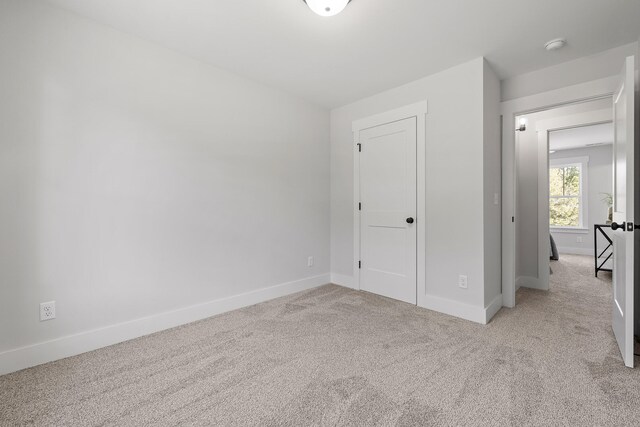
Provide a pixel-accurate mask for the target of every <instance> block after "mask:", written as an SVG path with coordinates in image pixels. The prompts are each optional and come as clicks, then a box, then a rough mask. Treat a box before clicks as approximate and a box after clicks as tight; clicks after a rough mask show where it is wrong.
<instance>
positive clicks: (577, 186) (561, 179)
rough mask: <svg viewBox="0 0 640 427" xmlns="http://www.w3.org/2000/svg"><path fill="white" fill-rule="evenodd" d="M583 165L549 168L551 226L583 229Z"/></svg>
mask: <svg viewBox="0 0 640 427" xmlns="http://www.w3.org/2000/svg"><path fill="white" fill-rule="evenodd" d="M581 174H582V165H581V164H571V165H556V166H551V167H550V168H549V225H551V226H552V227H575V228H579V227H582V223H581V220H582V215H581V214H580V210H581V209H583V207H582V206H581V205H582V203H581V201H582V197H581V192H582V188H581V182H582V179H581Z"/></svg>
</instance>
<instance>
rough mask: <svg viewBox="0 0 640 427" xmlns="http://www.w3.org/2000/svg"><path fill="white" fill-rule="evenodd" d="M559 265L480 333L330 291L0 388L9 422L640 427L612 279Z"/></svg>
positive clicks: (639, 404)
mask: <svg viewBox="0 0 640 427" xmlns="http://www.w3.org/2000/svg"><path fill="white" fill-rule="evenodd" d="M552 266H553V270H554V274H553V275H552V284H551V290H550V291H549V292H543V291H534V290H528V289H521V290H519V291H518V294H517V302H518V305H517V307H516V308H514V309H510V310H509V309H502V310H501V311H500V312H499V313H498V314H497V316H496V317H495V318H494V319H493V320H492V321H491V323H490V324H489V325H486V326H482V325H478V324H474V323H471V322H467V321H464V320H460V319H457V318H454V317H450V316H447V315H444V314H439V313H435V312H433V311H428V310H425V309H421V308H417V307H415V306H411V305H408V304H404V303H401V302H396V301H393V300H390V299H386V298H383V297H379V296H376V295H372V294H367V293H364V292H357V291H352V290H349V289H345V288H342V287H338V286H334V285H328V286H323V287H321V288H317V289H314V290H311V291H306V292H302V293H299V294H296V295H291V296H288V297H284V298H280V299H277V300H273V301H269V302H266V303H263V304H259V305H255V306H252V307H248V308H245V309H241V310H237V311H234V312H230V313H226V314H223V315H219V316H216V317H212V318H210V319H206V320H203V321H200V322H196V323H193V324H189V325H186V326H182V327H179V328H175V329H171V330H168V331H164V332H160V333H157V334H154V335H150V336H147V337H143V338H139V339H136V340H132V341H128V342H125V343H122V344H118V345H114V346H111V347H108V348H103V349H100V350H97V351H93V352H90V353H85V354H82V355H79V356H75V357H71V358H67V359H64V360H60V361H56V362H52V363H49V364H46V365H42V366H38V367H35V368H30V369H26V370H23V371H20V372H16V373H13V374H9V375H5V376H3V377H0V423H1V424H2V425H3V426H20V425H38V426H143V425H153V426H176V425H220V426H254V425H255V426H307V425H321V426H342V425H349V426H354V425H359V426H395V425H397V426H428V425H467V426H475V425H478V426H485V425H486V426H489V425H510V426H522V425H567V426H568V425H574V426H583V425H598V426H618V425H619V426H622V425H638V424H639V423H640V370H638V369H635V370H634V369H628V368H625V367H624V365H623V363H622V359H621V357H620V355H619V352H618V348H617V345H616V342H615V340H614V337H613V333H612V331H611V325H610V317H611V283H610V274H608V273H601V276H602V277H601V279H596V278H594V277H593V265H592V258H589V257H581V256H570V255H562V258H561V261H559V262H553V263H552ZM636 362H638V358H636Z"/></svg>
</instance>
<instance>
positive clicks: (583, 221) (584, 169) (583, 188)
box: [546, 133, 589, 233]
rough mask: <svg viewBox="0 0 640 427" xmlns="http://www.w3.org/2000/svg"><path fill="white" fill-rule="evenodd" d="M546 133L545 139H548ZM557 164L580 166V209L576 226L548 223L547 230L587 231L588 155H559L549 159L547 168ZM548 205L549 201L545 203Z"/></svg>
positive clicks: (549, 196) (549, 195)
mask: <svg viewBox="0 0 640 427" xmlns="http://www.w3.org/2000/svg"><path fill="white" fill-rule="evenodd" d="M548 135H549V134H548V133H547V141H548ZM558 166H565V167H566V166H580V211H579V220H578V221H579V223H580V225H578V226H577V227H554V226H552V225H549V230H557V231H559V232H562V231H564V230H575V231H576V232H584V230H586V232H587V233H588V232H589V229H588V228H587V227H585V225H587V226H588V224H589V156H581V157H559V158H555V159H552V160H549V169H551V168H552V167H558ZM547 196H548V198H549V199H550V198H551V194H549V185H548V183H547ZM546 205H547V207H549V202H548V201H547V203H546Z"/></svg>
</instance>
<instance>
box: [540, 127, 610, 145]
mask: <svg viewBox="0 0 640 427" xmlns="http://www.w3.org/2000/svg"><path fill="white" fill-rule="evenodd" d="M612 143H613V123H605V124H600V125H592V126H583V127H579V128H574V129H566V130H558V131H554V132H550V133H549V150H570V149H572V148H581V147H586V146H591V145H592V144H601V145H603V144H612Z"/></svg>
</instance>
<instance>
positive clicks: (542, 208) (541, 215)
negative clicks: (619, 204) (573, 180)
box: [537, 131, 582, 290]
mask: <svg viewBox="0 0 640 427" xmlns="http://www.w3.org/2000/svg"><path fill="white" fill-rule="evenodd" d="M537 136H538V289H543V290H549V253H550V252H551V242H550V241H549V132H548V131H545V132H538V135H537ZM580 176H582V174H580Z"/></svg>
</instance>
